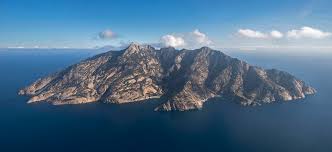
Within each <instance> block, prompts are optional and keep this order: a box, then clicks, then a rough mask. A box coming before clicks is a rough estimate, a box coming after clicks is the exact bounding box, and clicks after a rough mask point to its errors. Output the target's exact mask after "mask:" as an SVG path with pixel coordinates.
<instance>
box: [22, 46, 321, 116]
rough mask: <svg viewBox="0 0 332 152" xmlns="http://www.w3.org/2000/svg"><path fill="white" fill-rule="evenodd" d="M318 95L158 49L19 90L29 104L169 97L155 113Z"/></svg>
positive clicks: (237, 65)
mask: <svg viewBox="0 0 332 152" xmlns="http://www.w3.org/2000/svg"><path fill="white" fill-rule="evenodd" d="M315 92H316V91H315V89H313V88H312V87H310V86H308V85H306V84H305V83H304V82H303V81H301V80H299V79H297V78H295V77H294V76H292V75H290V74H288V73H286V72H283V71H278V70H275V69H271V70H264V69H262V68H260V67H255V66H251V65H249V64H247V63H246V62H243V61H241V60H238V59H235V58H231V57H229V56H227V55H225V54H223V53H222V52H220V51H215V50H212V49H210V48H208V47H203V48H200V49H196V50H175V49H174V48H171V47H169V48H161V49H155V48H153V47H151V46H140V45H138V44H134V43H133V44H131V45H130V46H129V47H128V48H126V49H124V50H122V51H109V52H106V53H103V54H100V55H97V56H94V57H92V58H89V59H87V60H84V61H82V62H80V63H78V64H75V65H73V66H70V67H68V68H66V69H65V70H63V71H61V72H58V73H55V74H52V75H50V76H48V77H45V78H43V79H39V80H37V81H36V82H34V83H33V84H31V85H30V86H28V87H26V88H24V89H22V90H20V92H19V94H21V95H28V96H31V99H30V100H29V103H31V102H37V101H47V102H50V103H53V104H56V105H58V104H80V103H87V102H96V101H102V102H107V103H118V104H121V103H127V102H137V101H143V100H145V99H150V98H160V97H162V96H163V97H165V99H166V101H165V102H164V103H162V104H161V105H160V106H158V107H156V108H155V110H156V111H172V110H179V111H185V110H191V109H200V108H202V107H203V103H204V102H205V101H206V100H207V99H210V98H213V97H216V96H221V97H225V98H233V99H236V101H238V102H239V103H240V104H242V105H255V104H261V103H270V102H274V101H287V100H294V99H300V98H304V97H305V95H308V94H314V93H315Z"/></svg>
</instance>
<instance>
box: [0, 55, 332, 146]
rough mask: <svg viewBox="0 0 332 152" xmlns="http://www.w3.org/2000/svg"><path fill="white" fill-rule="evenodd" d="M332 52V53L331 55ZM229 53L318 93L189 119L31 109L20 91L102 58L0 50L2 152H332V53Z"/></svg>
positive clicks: (217, 108)
mask: <svg viewBox="0 0 332 152" xmlns="http://www.w3.org/2000/svg"><path fill="white" fill-rule="evenodd" d="M331 51H332V50H331ZM311 52H312V53H311V54H310V53H308V54H302V53H287V52H286V53H279V52H278V51H267V52H263V53H262V51H250V50H243V51H228V52H226V54H229V55H231V56H233V57H237V58H239V59H242V60H245V61H246V62H248V63H251V64H253V65H257V66H261V67H264V68H277V69H280V70H284V71H287V72H289V73H291V74H293V75H295V76H296V77H298V78H301V79H302V80H304V81H305V82H307V83H308V84H310V85H311V86H313V87H314V88H316V89H317V91H318V92H317V94H315V95H313V96H308V97H307V98H306V99H303V100H297V101H290V102H276V103H273V104H266V105H262V106H255V107H243V106H240V105H238V104H236V103H235V102H233V101H226V100H224V99H212V100H210V101H207V102H206V103H205V105H204V108H203V109H201V110H197V111H189V112H154V111H153V108H154V107H155V106H156V104H157V101H155V100H148V101H145V102H143V103H139V104H137V103H132V104H123V105H115V104H103V103H89V104H81V105H63V106H53V105H50V104H48V103H33V104H27V103H26V102H27V100H28V98H27V97H24V96H19V95H18V94H17V93H18V90H19V89H20V88H22V87H24V86H27V85H28V84H30V83H32V82H34V81H35V80H37V79H38V78H40V77H43V76H45V75H48V74H50V73H53V72H56V71H60V70H61V69H64V68H65V67H67V66H69V65H72V64H74V63H77V62H79V61H80V60H83V59H85V58H87V57H91V56H93V55H95V54H98V53H100V51H98V50H93V49H1V50H0V151H1V152H22V151H26V152H27V151H33V152H37V151H43V152H49V151H57V152H63V151H77V152H82V151H91V152H92V151H93V152H95V151H96V152H97V151H105V152H106V151H110V152H126V151H135V152H164V151H165V152H166V151H167V152H180V151H181V152H196V151H197V152H208V151H216V152H331V151H332V54H329V53H325V54H324V53H323V54H319V53H315V51H311Z"/></svg>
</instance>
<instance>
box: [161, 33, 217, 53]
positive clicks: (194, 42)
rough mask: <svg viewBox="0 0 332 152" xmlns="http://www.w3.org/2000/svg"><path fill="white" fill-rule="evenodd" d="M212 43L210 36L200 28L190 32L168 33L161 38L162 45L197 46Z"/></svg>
mask: <svg viewBox="0 0 332 152" xmlns="http://www.w3.org/2000/svg"><path fill="white" fill-rule="evenodd" d="M212 44H213V42H212V41H211V40H210V39H209V37H208V36H207V35H206V34H205V33H203V32H201V31H199V30H198V29H195V30H194V31H192V32H189V33H178V34H167V35H164V36H162V37H161V38H160V45H161V46H172V47H186V48H196V47H202V46H210V45H212Z"/></svg>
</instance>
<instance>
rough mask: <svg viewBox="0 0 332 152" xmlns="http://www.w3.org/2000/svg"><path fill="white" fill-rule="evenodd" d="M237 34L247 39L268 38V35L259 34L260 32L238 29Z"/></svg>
mask: <svg viewBox="0 0 332 152" xmlns="http://www.w3.org/2000/svg"><path fill="white" fill-rule="evenodd" d="M238 34H240V35H241V36H243V37H247V38H258V39H265V38H268V35H266V34H264V33H262V32H260V31H254V30H251V29H239V30H238Z"/></svg>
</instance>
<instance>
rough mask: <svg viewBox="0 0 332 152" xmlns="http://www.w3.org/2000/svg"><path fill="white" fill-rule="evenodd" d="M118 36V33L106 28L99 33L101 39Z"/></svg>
mask: <svg viewBox="0 0 332 152" xmlns="http://www.w3.org/2000/svg"><path fill="white" fill-rule="evenodd" d="M116 37H117V35H116V34H115V33H114V32H113V31H112V30H111V29H106V30H104V31H102V32H99V34H98V38H100V39H114V38H116Z"/></svg>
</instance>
